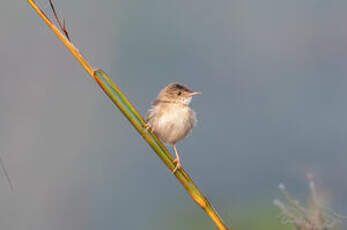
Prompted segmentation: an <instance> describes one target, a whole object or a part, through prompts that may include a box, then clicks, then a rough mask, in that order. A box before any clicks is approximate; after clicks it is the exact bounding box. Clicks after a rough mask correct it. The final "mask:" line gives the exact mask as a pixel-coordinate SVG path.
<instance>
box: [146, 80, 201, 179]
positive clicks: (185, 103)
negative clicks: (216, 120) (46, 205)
mask: <svg viewBox="0 0 347 230" xmlns="http://www.w3.org/2000/svg"><path fill="white" fill-rule="evenodd" d="M198 94H200V93H199V92H192V91H191V90H190V89H189V88H188V87H187V86H186V85H183V84H180V83H176V82H175V83H170V84H169V85H168V86H166V87H164V88H163V89H162V90H161V91H160V92H159V94H158V96H157V98H156V99H155V100H154V101H153V103H152V107H151V108H150V110H149V111H148V113H147V116H146V118H147V122H148V123H147V124H148V127H149V128H150V129H151V130H152V132H153V133H154V134H155V135H157V136H158V137H159V138H160V139H161V140H162V141H163V142H164V143H166V144H170V145H172V146H173V148H174V151H175V154H176V160H175V161H176V163H177V164H176V167H175V169H174V170H173V173H175V172H176V170H177V169H178V168H180V167H181V162H180V158H179V155H178V153H177V149H176V143H177V142H178V141H180V140H182V139H183V138H184V137H186V136H187V135H188V134H189V133H190V131H191V130H192V128H193V127H194V126H195V123H196V116H195V112H194V111H193V110H192V109H191V108H190V107H189V103H190V101H191V98H192V96H194V95H198Z"/></svg>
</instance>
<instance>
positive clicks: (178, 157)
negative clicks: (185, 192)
mask: <svg viewBox="0 0 347 230" xmlns="http://www.w3.org/2000/svg"><path fill="white" fill-rule="evenodd" d="M173 149H174V151H175V154H176V159H175V160H174V163H176V167H175V168H174V170H173V171H172V173H173V174H175V172H176V171H177V169H179V168H181V161H180V156H178V152H177V149H176V144H174V145H173Z"/></svg>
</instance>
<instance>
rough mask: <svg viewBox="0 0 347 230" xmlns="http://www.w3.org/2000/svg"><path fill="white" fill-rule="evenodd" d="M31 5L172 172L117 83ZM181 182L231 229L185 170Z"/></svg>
mask: <svg viewBox="0 0 347 230" xmlns="http://www.w3.org/2000/svg"><path fill="white" fill-rule="evenodd" d="M28 3H29V4H30V5H31V6H32V7H33V9H34V10H35V11H36V12H37V13H38V14H39V16H40V17H41V18H42V19H43V20H44V21H45V22H46V23H47V25H48V27H49V28H50V29H51V30H52V31H53V32H54V33H55V34H56V35H57V36H58V38H59V39H60V40H61V41H62V42H63V44H64V45H65V46H66V47H67V48H68V49H69V51H70V52H71V53H72V54H73V55H74V56H75V58H76V59H77V60H78V61H79V62H80V64H81V65H82V66H83V68H84V69H85V70H86V71H87V72H88V73H89V75H90V76H91V77H92V78H93V79H94V80H95V81H96V82H97V84H98V85H99V86H100V88H101V89H102V90H103V91H104V92H105V94H106V95H107V96H108V97H109V98H110V99H111V100H112V102H113V103H114V104H115V105H116V106H117V107H118V109H119V110H120V111H121V112H122V113H123V115H124V116H125V117H126V118H127V119H128V120H129V122H130V123H131V124H132V125H133V126H134V128H135V129H136V131H137V132H138V133H139V134H140V135H141V136H142V137H143V139H145V141H146V142H147V143H148V144H149V145H150V147H151V148H152V149H153V150H154V152H155V153H156V154H157V155H158V156H159V158H160V159H161V160H162V161H163V163H164V164H165V165H166V166H167V167H168V168H169V170H170V171H172V170H173V169H174V168H175V164H174V163H173V158H172V156H171V154H170V153H169V151H168V150H167V148H166V147H165V146H164V145H163V144H162V142H161V141H160V140H159V139H158V137H156V136H155V135H154V134H153V133H152V132H151V131H150V130H148V129H147V128H146V123H145V121H144V120H143V118H142V117H141V115H140V114H139V113H138V112H137V110H136V109H135V107H134V106H133V105H132V104H131V103H130V101H129V100H128V99H127V97H126V96H125V95H124V94H123V93H122V92H121V91H120V90H119V88H118V87H117V86H116V84H114V83H113V81H112V80H111V78H109V77H108V76H107V75H106V74H105V73H104V72H103V71H102V70H96V71H95V70H94V69H93V68H92V67H91V66H90V64H89V63H88V62H87V60H86V59H85V58H84V57H83V56H82V55H81V53H80V52H79V51H78V49H77V48H76V47H75V46H74V45H73V44H72V43H71V42H70V41H69V40H68V39H67V38H66V36H64V35H63V34H62V33H61V31H60V30H59V29H58V28H57V27H56V26H55V25H54V24H53V23H52V21H51V20H50V19H49V18H48V17H47V16H46V15H45V14H44V12H43V11H42V10H41V9H40V8H39V7H38V6H37V5H36V3H35V2H34V1H33V0H28ZM175 176H176V178H177V180H178V181H179V182H180V183H181V184H182V186H183V187H184V189H185V190H186V191H187V192H188V194H189V195H190V196H191V197H192V198H193V200H194V201H195V202H196V203H197V204H198V205H199V206H200V207H201V208H202V209H203V210H204V211H205V212H206V213H207V215H208V216H209V217H210V218H211V219H212V221H213V222H214V223H215V224H216V226H217V227H218V228H219V229H222V230H227V229H228V228H227V226H226V225H225V224H224V223H223V220H222V219H221V218H220V217H219V215H218V214H217V212H216V210H215V209H214V208H213V206H212V205H211V204H210V202H209V201H208V200H207V199H206V197H205V196H204V195H203V194H202V193H201V192H200V191H199V189H198V188H197V186H196V185H195V183H194V182H193V181H192V179H191V178H190V177H189V175H188V174H187V172H186V171H185V170H184V169H183V168H181V169H178V170H177V171H176V172H175Z"/></svg>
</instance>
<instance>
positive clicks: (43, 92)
mask: <svg viewBox="0 0 347 230" xmlns="http://www.w3.org/2000/svg"><path fill="white" fill-rule="evenodd" d="M54 3H55V6H56V8H57V10H58V13H59V14H60V15H61V16H62V17H63V18H64V19H65V20H66V24H67V28H68V31H69V32H70V36H71V39H72V41H73V42H74V43H75V45H76V46H77V47H78V48H79V49H80V51H81V52H82V53H83V54H84V55H85V56H86V58H87V59H88V61H89V62H90V63H91V64H92V65H93V66H95V67H96V68H102V69H103V70H104V71H105V72H107V73H108V74H109V76H111V77H112V79H113V80H114V82H115V83H116V84H117V85H118V86H119V87H120V88H121V89H122V90H123V91H124V92H125V94H126V95H127V96H128V97H129V99H130V100H131V101H132V103H133V104H134V105H135V106H136V107H137V109H138V110H139V112H140V113H141V114H143V115H144V114H145V113H146V111H147V110H148V108H149V106H150V103H151V101H152V100H153V99H154V98H155V97H156V95H157V93H158V92H159V90H160V89H161V88H162V87H163V86H165V85H167V84H168V83H170V82H173V81H179V82H182V83H185V84H187V85H189V86H190V87H191V88H192V89H193V90H197V91H201V92H202V95H201V96H199V97H196V98H194V99H193V102H192V107H193V108H194V109H195V111H196V112H197V116H198V120H199V121H198V125H197V127H196V128H195V129H194V130H193V133H192V135H191V136H189V137H188V138H186V139H185V140H184V141H182V142H180V143H179V144H178V149H179V151H180V154H181V158H182V162H183V166H184V168H186V169H187V171H188V172H189V173H190V174H191V176H192V178H193V179H194V180H195V181H196V183H197V185H198V187H199V188H200V189H201V191H202V192H203V193H204V194H205V195H207V197H208V199H209V200H210V201H211V202H212V203H213V204H214V206H215V207H216V209H217V211H218V212H219V213H220V215H221V216H222V217H223V219H224V220H225V221H226V222H227V223H228V224H230V223H232V224H233V227H234V229H239V230H249V229H257V230H262V229H267V230H268V229H290V226H287V225H282V224H281V223H280V221H279V219H278V216H279V213H280V212H279V210H278V209H277V208H276V207H274V206H273V204H272V200H273V199H275V198H281V194H280V192H279V190H278V188H277V187H278V184H280V183H284V184H285V185H286V187H287V189H288V190H289V191H290V192H291V193H292V194H293V195H294V196H295V197H296V198H297V199H299V200H301V201H302V202H304V203H305V202H306V201H307V194H308V193H309V189H308V185H307V184H308V183H307V179H306V174H307V173H312V174H313V175H314V177H315V181H316V183H317V186H318V188H319V190H320V191H321V192H322V193H323V195H324V200H325V202H326V205H327V206H328V207H331V208H333V209H334V210H335V211H336V212H337V213H339V214H342V215H347V199H346V194H347V180H346V175H347V166H346V162H347V100H346V98H347V78H346V75H347V65H346V59H347V28H346V23H345V22H346V21H347V14H346V10H347V1H337V0H332V1H326V0H306V1H302V0H291V1H288V0H287V1H278V0H265V1H256V0H217V1H208V0H188V1H187V0H175V1H172V0H147V1H140V0H103V1H92V0H84V1H82V0H75V1H68V0H55V1H54ZM39 4H40V6H41V7H42V8H43V9H44V10H45V11H46V12H47V14H48V15H50V16H52V13H51V12H50V8H49V4H48V0H47V1H43V0H41V1H39ZM0 12H1V13H0V29H1V30H0V68H1V77H0V153H1V157H2V158H3V160H4V161H5V164H6V167H7V170H8V173H9V174H10V176H11V179H12V181H13V184H14V188H15V190H14V192H11V191H10V189H9V186H8V184H7V182H6V180H5V178H3V177H1V178H0V226H1V229H4V230H22V229H35V230H37V229H42V230H46V229H50V230H55V229H57V230H58V229H59V230H60V229H65V230H67V229H73V230H76V229H83V230H85V229H91V230H92V229H169V230H171V229H172V230H173V229H215V227H214V224H213V223H212V222H211V221H210V220H209V218H207V216H206V215H205V214H204V213H203V212H202V210H201V209H200V208H199V207H198V206H197V205H195V204H194V203H193V201H192V200H191V198H190V197H189V196H188V195H187V194H186V193H185V191H184V190H183V188H182V187H181V186H180V184H179V183H178V181H177V180H176V179H175V178H174V177H173V176H171V173H170V172H169V171H168V170H167V168H166V167H165V166H164V165H163V164H162V163H161V162H160V160H159V158H158V157H157V156H156V155H155V154H154V152H153V151H152V150H151V149H150V148H149V146H148V145H147V144H146V143H145V142H144V141H143V140H142V138H141V137H140V136H139V135H138V134H137V133H136V131H135V130H134V128H132V127H131V126H130V124H129V123H128V122H127V121H126V119H125V118H124V117H123V116H122V115H121V113H120V112H119V111H118V110H117V109H115V108H114V106H113V105H112V104H111V102H110V100H109V99H108V98H107V97H106V96H105V95H104V94H103V92H102V91H101V90H100V89H99V88H98V86H97V85H96V84H95V82H94V81H93V80H92V79H91V78H90V77H89V76H88V75H87V73H86V72H85V71H84V70H83V69H82V67H81V66H80V65H79V64H78V62H77V61H76V60H75V59H74V58H73V57H72V55H71V54H70V53H69V52H68V51H67V49H66V48H65V47H64V46H63V45H62V44H61V43H60V42H59V41H58V39H57V38H56V37H55V35H54V34H53V33H52V32H51V31H50V30H49V29H48V27H47V26H46V25H45V24H44V23H43V21H42V20H41V19H40V18H39V17H38V15H37V14H36V13H35V12H34V11H33V10H32V8H31V7H30V6H29V5H28V4H27V3H26V1H4V2H3V3H2V4H1V8H0ZM48 12H49V13H48ZM345 227H346V222H344V224H341V225H339V226H337V228H336V229H343V228H345Z"/></svg>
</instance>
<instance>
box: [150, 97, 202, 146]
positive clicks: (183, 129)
mask: <svg viewBox="0 0 347 230" xmlns="http://www.w3.org/2000/svg"><path fill="white" fill-rule="evenodd" d="M161 111H163V110H161ZM164 111H165V112H164V113H161V114H160V116H158V117H156V119H153V121H152V122H151V125H152V128H153V130H154V133H155V134H156V135H158V136H159V137H160V138H161V139H162V140H163V141H164V142H165V143H168V144H175V143H176V142H177V141H179V140H181V139H183V138H184V137H185V136H187V135H188V134H189V132H190V131H191V129H192V128H193V126H194V125H195V122H196V118H195V113H194V112H193V111H192V110H191V109H190V108H189V107H188V106H182V105H179V104H172V105H170V106H166V107H165V110H164Z"/></svg>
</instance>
